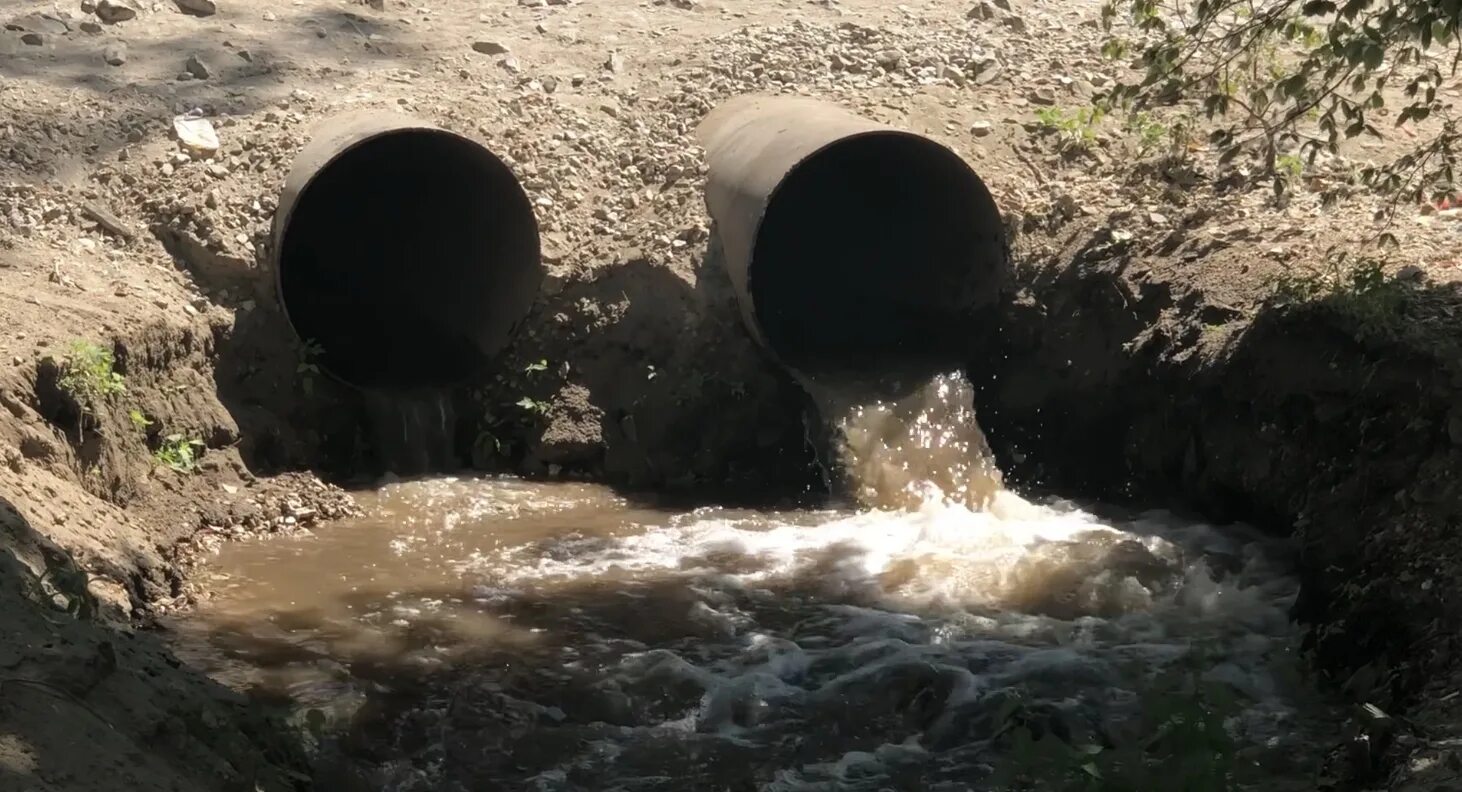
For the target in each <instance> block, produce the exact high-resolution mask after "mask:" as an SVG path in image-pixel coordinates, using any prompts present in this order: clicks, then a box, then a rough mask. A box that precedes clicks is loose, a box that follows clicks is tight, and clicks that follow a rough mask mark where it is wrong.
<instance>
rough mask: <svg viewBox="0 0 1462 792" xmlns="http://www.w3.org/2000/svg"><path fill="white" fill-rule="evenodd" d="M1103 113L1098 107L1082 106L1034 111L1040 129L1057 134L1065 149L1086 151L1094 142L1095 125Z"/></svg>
mask: <svg viewBox="0 0 1462 792" xmlns="http://www.w3.org/2000/svg"><path fill="white" fill-rule="evenodd" d="M1103 115H1104V113H1103V112H1102V110H1101V109H1100V108H1096V107H1083V108H1081V109H1079V110H1073V111H1070V112H1067V111H1065V110H1061V109H1059V108H1055V107H1046V108H1042V109H1040V110H1037V111H1036V121H1038V122H1039V123H1040V125H1041V129H1043V130H1045V131H1046V132H1048V133H1051V134H1054V135H1056V136H1057V140H1058V142H1059V144H1060V146H1061V148H1062V150H1066V151H1086V150H1088V149H1090V148H1091V146H1092V144H1094V143H1095V142H1096V126H1097V124H1098V123H1100V122H1101V120H1102V116H1103Z"/></svg>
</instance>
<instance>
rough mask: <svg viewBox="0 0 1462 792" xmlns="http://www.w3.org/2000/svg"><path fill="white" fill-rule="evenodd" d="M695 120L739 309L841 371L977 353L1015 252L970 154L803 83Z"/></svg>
mask: <svg viewBox="0 0 1462 792" xmlns="http://www.w3.org/2000/svg"><path fill="white" fill-rule="evenodd" d="M698 134H699V136H700V138H701V142H702V144H703V145H704V146H705V149H706V155H707V158H708V161H709V166H710V175H709V181H708V184H707V187H706V204H707V207H708V209H709V210H710V214H711V217H712V219H713V220H714V221H715V224H716V228H717V233H718V235H719V236H720V239H721V244H722V248H723V252H724V255H725V262H726V267H727V269H728V271H729V273H730V276H731V281H732V283H733V284H734V286H735V288H736V292H737V296H738V297H739V298H740V304H741V310H742V316H743V318H744V319H745V322H746V326H747V327H748V329H749V330H750V331H751V334H752V335H753V336H754V337H755V338H756V339H757V340H758V341H760V342H761V343H762V345H763V346H765V347H766V348H768V349H769V350H770V351H771V352H772V353H773V354H774V355H775V356H776V357H777V358H778V359H779V360H780V361H781V362H782V363H783V364H784V365H786V366H787V367H789V368H791V369H792V370H794V371H795V372H797V373H799V374H801V375H803V376H805V377H810V378H812V379H822V378H829V379H831V378H835V377H836V378H842V377H853V378H860V377H863V376H867V375H870V374H879V375H888V374H899V375H914V374H927V373H933V372H934V371H935V370H937V369H939V368H942V367H947V366H951V365H962V364H964V363H966V362H968V361H967V359H966V357H967V354H968V352H969V351H970V344H971V343H972V338H971V333H972V320H973V318H974V317H975V316H976V314H977V311H978V310H979V309H980V308H982V307H984V306H987V305H989V304H991V303H992V302H993V301H994V299H995V297H996V295H997V293H998V291H999V288H1000V282H1001V280H1002V277H1003V275H1004V272H1005V269H1006V266H1007V258H1008V256H1007V252H1006V243H1005V233H1004V227H1003V225H1002V222H1001V218H1000V211H999V209H997V208H996V206H995V201H994V199H993V198H992V197H991V196H990V192H989V190H987V189H986V188H985V185H984V183H983V182H982V181H981V180H980V177H979V176H978V175H976V173H975V172H974V171H973V170H972V169H971V168H970V167H969V165H967V164H966V163H965V162H964V160H963V159H961V158H960V157H959V155H957V154H955V153H954V152H953V151H951V150H949V149H948V148H946V147H944V146H942V145H940V144H939V143H936V142H934V141H933V140H930V139H929V138H926V137H923V136H921V135H917V134H914V133H912V132H907V131H904V130H900V129H896V128H893V127H889V126H885V125H883V124H879V123H875V122H873V121H871V120H868V119H866V118H862V117H860V116H857V115H854V114H853V113H851V112H849V111H847V110H844V109H842V108H840V107H838V106H836V105H832V104H828V103H826V102H822V101H818V100H814V99H806V98H801V97H763V96H747V97H740V98H736V99H732V100H731V101H729V102H727V103H725V104H723V105H721V106H720V107H718V108H716V109H715V110H713V111H712V112H711V114H710V115H709V116H707V117H706V119H705V120H704V121H703V122H702V123H701V126H700V129H699V132H698Z"/></svg>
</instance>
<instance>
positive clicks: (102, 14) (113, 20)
mask: <svg viewBox="0 0 1462 792" xmlns="http://www.w3.org/2000/svg"><path fill="white" fill-rule="evenodd" d="M96 16H97V18H98V19H100V20H101V21H103V22H105V23H107V24H108V25H115V24H117V23H118V22H126V21H127V20H129V19H136V18H137V11H136V9H134V8H132V7H131V6H127V5H123V4H121V3H115V2H112V0H101V2H100V3H97V4H96Z"/></svg>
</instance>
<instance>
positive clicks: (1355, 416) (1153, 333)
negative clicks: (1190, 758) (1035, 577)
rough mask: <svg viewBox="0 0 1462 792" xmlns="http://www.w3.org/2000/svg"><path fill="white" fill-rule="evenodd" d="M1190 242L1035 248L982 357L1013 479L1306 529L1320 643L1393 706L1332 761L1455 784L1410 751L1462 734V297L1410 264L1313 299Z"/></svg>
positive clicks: (1101, 239) (1340, 682)
mask: <svg viewBox="0 0 1462 792" xmlns="http://www.w3.org/2000/svg"><path fill="white" fill-rule="evenodd" d="M1205 198H1212V200H1214V201H1215V203H1217V204H1222V203H1224V202H1225V201H1224V199H1222V198H1217V197H1213V196H1205ZM1210 209H1211V207H1210ZM1220 211H1221V210H1220ZM1192 230H1196V229H1187V228H1186V227H1185V225H1184V221H1183V220H1179V221H1178V228H1177V230H1176V231H1174V232H1173V233H1170V234H1168V235H1167V236H1166V237H1164V238H1159V239H1154V238H1152V236H1151V235H1144V234H1142V233H1141V231H1140V230H1138V229H1137V228H1136V225H1135V224H1134V222H1133V219H1132V218H1131V217H1130V216H1128V217H1121V216H1119V217H1115V218H1106V219H1105V221H1104V222H1080V223H1074V224H1073V225H1072V226H1071V227H1069V228H1067V229H1065V230H1064V232H1063V233H1062V234H1058V235H1056V236H1055V237H1054V238H1052V237H1049V236H1046V235H1044V234H1042V235H1040V236H1038V237H1036V238H1034V239H1031V238H1028V239H1027V243H1028V246H1027V248H1026V254H1025V255H1024V256H1023V257H1022V258H1021V263H1020V265H1019V269H1018V274H1017V278H1016V286H1015V287H1014V288H1013V290H1012V294H1011V299H1010V301H1009V303H1008V306H1007V309H1006V312H1005V314H1004V315H1003V316H1002V317H1001V327H1000V329H999V331H997V333H996V336H997V337H998V339H999V342H998V343H997V344H996V345H994V347H993V348H992V353H993V354H992V356H991V358H990V359H989V360H986V361H982V362H980V363H978V364H977V365H976V366H975V367H974V370H975V371H977V372H979V373H980V374H982V375H988V376H986V377H985V388H984V392H983V393H982V396H981V401H982V404H983V405H984V408H985V409H984V411H983V413H982V420H983V421H984V423H985V424H986V428H987V430H988V431H989V433H990V436H991V437H992V439H993V440H994V442H995V445H996V447H997V453H998V455H999V456H1000V458H1001V460H1002V462H1003V464H1004V466H1005V468H1006V469H1007V470H1009V471H1011V474H1012V477H1013V479H1014V481H1015V482H1017V483H1023V484H1025V485H1028V486H1037V487H1042V488H1051V489H1055V490H1058V491H1062V492H1081V493H1085V494H1088V495H1090V496H1092V497H1098V498H1106V499H1113V500H1124V501H1130V502H1135V503H1142V504H1164V503H1165V504H1168V505H1171V506H1173V507H1176V508H1180V509H1188V510H1196V511H1199V512H1201V513H1203V514H1205V515H1206V516H1208V517H1210V518H1211V519H1217V520H1243V521H1249V522H1253V523H1255V524H1258V525H1261V526H1266V527H1268V528H1270V529H1272V530H1275V531H1278V532H1288V531H1290V530H1292V531H1293V534H1294V536H1295V538H1296V540H1297V548H1298V554H1297V558H1296V563H1297V565H1298V567H1299V570H1300V572H1301V575H1302V579H1303V588H1302V591H1301V595H1300V597H1299V600H1298V601H1297V603H1296V605H1295V608H1294V612H1293V615H1294V617H1295V618H1296V619H1298V620H1300V621H1301V622H1303V623H1305V624H1307V625H1308V626H1309V628H1310V632H1309V634H1308V637H1307V639H1306V641H1305V646H1304V649H1305V651H1307V652H1308V653H1311V655H1312V657H1313V659H1314V661H1315V663H1316V665H1317V667H1318V669H1319V670H1320V671H1321V672H1322V676H1323V678H1324V679H1325V680H1326V682H1327V683H1328V684H1333V685H1334V686H1335V687H1336V688H1338V689H1340V690H1342V691H1344V693H1345V694H1346V695H1347V696H1348V697H1350V698H1351V699H1352V700H1354V701H1355V702H1356V703H1357V705H1358V707H1360V705H1364V704H1372V705H1375V706H1376V707H1378V708H1379V710H1378V711H1367V710H1365V709H1364V708H1363V707H1361V708H1359V709H1358V710H1357V713H1358V714H1357V718H1356V721H1355V724H1354V725H1355V729H1356V734H1357V736H1356V739H1355V741H1354V742H1353V743H1352V744H1351V745H1349V746H1347V747H1346V749H1345V750H1344V751H1343V752H1338V753H1337V755H1336V757H1335V766H1334V768H1332V769H1333V770H1334V771H1335V772H1336V773H1337V774H1338V775H1340V776H1343V777H1349V778H1354V779H1358V780H1362V781H1371V782H1374V781H1377V780H1380V779H1382V778H1385V777H1386V776H1387V774H1394V777H1392V778H1391V781H1392V783H1393V784H1396V785H1398V788H1400V785H1403V784H1406V783H1416V784H1418V785H1422V787H1421V788H1430V786H1426V785H1427V784H1431V783H1436V782H1437V781H1439V780H1441V779H1442V778H1444V777H1446V776H1448V775H1449V774H1450V773H1451V771H1450V770H1444V769H1442V768H1441V767H1440V766H1439V765H1438V764H1437V763H1436V761H1431V762H1422V763H1420V764H1417V762H1416V761H1411V762H1410V763H1406V762H1401V761H1400V760H1401V759H1402V758H1403V757H1407V756H1409V755H1410V754H1411V753H1412V752H1413V751H1414V750H1417V749H1418V748H1421V750H1422V751H1423V752H1425V751H1426V750H1428V749H1427V748H1425V747H1424V746H1428V745H1432V744H1434V743H1436V742H1438V741H1441V740H1443V739H1444V738H1446V737H1448V736H1449V735H1450V734H1451V730H1452V729H1453V728H1454V727H1453V726H1452V724H1454V723H1455V722H1456V719H1455V716H1454V713H1455V708H1454V707H1453V706H1452V705H1451V704H1450V699H1449V698H1447V697H1446V696H1445V695H1439V694H1441V693H1443V692H1445V691H1447V690H1449V686H1450V685H1451V684H1452V683H1453V681H1454V680H1455V679H1456V677H1457V675H1456V662H1455V659H1454V649H1453V647H1454V645H1455V642H1456V634H1457V629H1458V627H1459V622H1458V616H1459V612H1458V602H1457V600H1456V597H1455V592H1454V591H1453V590H1452V589H1453V587H1452V586H1451V585H1450V584H1448V583H1447V581H1450V580H1455V579H1456V577H1457V575H1458V572H1459V569H1462V566H1459V564H1462V559H1459V553H1458V551H1457V549H1456V548H1455V547H1454V546H1453V544H1454V543H1452V542H1450V541H1449V540H1448V539H1447V537H1448V536H1449V535H1450V534H1451V533H1452V531H1453V529H1454V527H1455V526H1456V524H1457V521H1458V519H1459V516H1462V474H1459V470H1462V467H1459V463H1462V413H1459V410H1458V407H1457V405H1458V404H1459V403H1462V400H1459V397H1462V356H1459V351H1462V350H1459V346H1458V340H1457V339H1458V338H1459V337H1462V335H1459V333H1462V313H1459V309H1462V294H1459V292H1458V289H1457V288H1456V286H1455V284H1448V283H1440V284H1439V283H1434V282H1429V281H1426V280H1425V279H1423V278H1420V277H1417V276H1415V275H1409V273H1405V272H1403V273H1402V277H1400V278H1396V277H1391V276H1388V277H1385V278H1379V279H1374V280H1367V279H1366V278H1365V277H1364V275H1357V276H1354V277H1352V276H1350V275H1346V276H1345V277H1348V278H1350V279H1349V280H1346V279H1345V277H1343V278H1342V279H1341V281H1340V282H1335V283H1330V282H1328V281H1327V284H1326V285H1323V286H1321V285H1318V284H1319V282H1318V281H1304V282H1306V283H1310V284H1311V285H1313V286H1314V289H1313V290H1311V291H1312V292H1313V293H1308V294H1307V295H1306V298H1305V299H1303V300H1300V301H1295V300H1292V299H1288V298H1290V297H1293V294H1292V292H1293V291H1294V287H1295V282H1294V281H1291V280H1286V277H1288V276H1287V275H1286V273H1287V272H1290V270H1286V269H1283V268H1280V267H1277V266H1275V265H1274V263H1273V262H1272V261H1266V260H1265V259H1264V258H1263V257H1255V256H1254V255H1253V252H1252V250H1251V249H1247V248H1246V247H1245V246H1237V245H1233V244H1228V243H1223V242H1221V241H1220V242H1218V243H1215V241H1214V239H1213V237H1212V235H1210V234H1204V233H1201V232H1200V233H1189V231H1192ZM1307 263H1308V264H1309V265H1312V266H1314V267H1316V269H1315V270H1314V272H1316V273H1324V272H1329V270H1325V269H1322V268H1321V265H1320V263H1319V262H1317V261H1313V260H1312V261H1310V262H1307ZM1364 266H1366V265H1362V267H1364ZM1298 271H1301V272H1303V271H1306V270H1298ZM1341 272H1342V273H1343V274H1344V273H1354V272H1358V271H1356V270H1341ZM1235 273H1241V274H1243V277H1234V274H1235ZM1305 277H1307V278H1308V277H1311V276H1305ZM1316 277H1318V276H1316ZM1315 290H1318V291H1315ZM1382 713H1385V714H1382ZM1400 713H1405V714H1406V718H1407V719H1406V720H1405V721H1404V723H1403V722H1401V721H1398V720H1397V719H1396V718H1397V717H1398V716H1399V715H1400ZM1407 788H1409V787H1407Z"/></svg>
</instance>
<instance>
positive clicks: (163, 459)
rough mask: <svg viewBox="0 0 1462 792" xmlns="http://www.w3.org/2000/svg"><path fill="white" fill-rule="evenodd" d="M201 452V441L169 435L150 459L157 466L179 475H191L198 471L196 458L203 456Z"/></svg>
mask: <svg viewBox="0 0 1462 792" xmlns="http://www.w3.org/2000/svg"><path fill="white" fill-rule="evenodd" d="M203 450H204V446H203V441H202V440H197V439H194V438H191V437H188V436H186V435H181V434H171V435H168V436H167V437H165V438H163V441H162V445H161V446H158V449H157V450H156V451H154V452H153V453H152V458H153V460H154V461H155V462H157V463H158V464H159V465H162V466H163V467H166V468H170V469H172V470H176V471H177V472H179V473H193V472H196V471H197V470H198V458H199V457H201V456H203Z"/></svg>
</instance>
